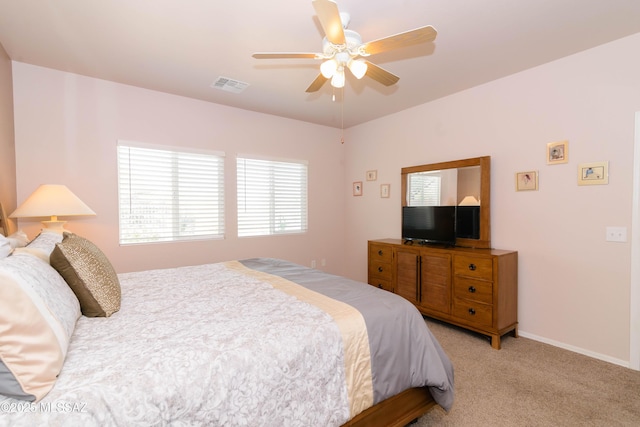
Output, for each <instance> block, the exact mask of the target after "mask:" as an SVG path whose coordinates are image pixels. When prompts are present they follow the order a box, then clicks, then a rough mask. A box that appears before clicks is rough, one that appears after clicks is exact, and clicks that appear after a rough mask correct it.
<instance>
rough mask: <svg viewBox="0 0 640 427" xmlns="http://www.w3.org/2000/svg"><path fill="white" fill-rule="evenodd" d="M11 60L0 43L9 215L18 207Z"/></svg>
mask: <svg viewBox="0 0 640 427" xmlns="http://www.w3.org/2000/svg"><path fill="white" fill-rule="evenodd" d="M15 157H16V156H15V148H14V136H13V84H12V73H11V60H10V59H9V56H8V55H7V53H6V52H5V50H4V48H3V47H2V45H1V44H0V201H1V202H2V204H3V205H4V208H5V209H6V211H7V215H8V214H10V213H11V212H13V210H14V209H15V208H16V161H15Z"/></svg>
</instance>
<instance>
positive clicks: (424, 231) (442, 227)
mask: <svg viewBox="0 0 640 427" xmlns="http://www.w3.org/2000/svg"><path fill="white" fill-rule="evenodd" d="M402 238H403V239H404V240H410V241H415V242H417V243H441V244H445V245H455V243H456V207H455V206H403V207H402Z"/></svg>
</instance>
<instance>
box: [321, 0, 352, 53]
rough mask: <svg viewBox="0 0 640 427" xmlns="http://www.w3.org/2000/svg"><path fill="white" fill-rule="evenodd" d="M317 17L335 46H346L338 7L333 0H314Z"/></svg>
mask: <svg viewBox="0 0 640 427" xmlns="http://www.w3.org/2000/svg"><path fill="white" fill-rule="evenodd" d="M313 7H314V8H315V9H316V15H318V19H319V20H320V24H322V29H323V30H324V34H325V35H326V36H327V40H329V41H330V42H331V43H333V44H345V42H346V41H345V38H344V29H343V28H342V20H341V19H340V11H339V10H338V5H337V4H336V2H334V1H332V0H313Z"/></svg>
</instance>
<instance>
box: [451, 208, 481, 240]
mask: <svg viewBox="0 0 640 427" xmlns="http://www.w3.org/2000/svg"><path fill="white" fill-rule="evenodd" d="M456 237H458V238H460V239H479V238H480V206H458V208H457V209H456Z"/></svg>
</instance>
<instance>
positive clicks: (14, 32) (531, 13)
mask: <svg viewBox="0 0 640 427" xmlns="http://www.w3.org/2000/svg"><path fill="white" fill-rule="evenodd" d="M338 6H339V8H340V10H341V11H342V12H348V13H349V14H350V15H351V23H350V24H349V29H351V30H354V31H357V32H358V33H360V35H361V36H362V39H363V41H365V42H366V41H371V40H375V39H379V38H382V37H385V36H388V35H392V34H396V33H400V32H404V31H407V30H411V29H413V28H416V27H421V26H424V25H432V26H434V27H435V28H436V29H437V30H438V37H437V38H436V40H435V42H433V43H425V44H422V45H418V46H413V47H406V48H403V49H398V50H395V51H393V52H386V53H382V54H379V55H375V56H371V57H369V58H368V59H369V61H371V62H374V63H376V64H378V65H380V66H382V67H384V68H385V69H387V70H389V71H391V72H392V73H394V74H396V75H398V76H400V81H399V82H398V83H397V84H396V85H394V86H391V87H385V86H383V85H381V84H380V83H377V82H376V81H374V80H372V79H370V78H368V77H365V78H363V79H362V80H356V79H355V78H354V77H353V76H351V75H349V73H347V75H348V76H347V85H346V87H345V89H344V99H343V96H342V90H336V89H333V88H332V87H331V85H330V84H328V83H326V84H325V85H324V86H323V88H322V89H321V90H320V91H319V92H316V93H313V94H308V93H306V92H305V89H306V88H307V87H308V86H309V84H311V82H312V81H313V80H314V78H315V77H316V76H317V74H318V72H319V65H320V63H319V61H316V60H313V59H299V60H292V59H285V60H283V59H280V60H264V59H263V60H257V59H254V58H252V57H251V55H252V53H254V52H265V51H266V52H320V51H321V40H322V37H323V36H324V34H323V33H322V27H321V26H320V24H319V22H318V20H317V18H316V17H315V10H314V8H313V6H312V3H311V0H269V1H266V0H246V1H236V2H233V1H225V2H222V1H216V0H0V43H1V44H2V45H3V46H4V49H5V50H6V52H7V53H8V55H9V56H10V57H11V59H13V60H14V61H20V62H25V63H29V64H35V65H40V66H44V67H49V68H54V69H58V70H63V71H69V72H72V73H77V74H83V75H87V76H93V77H97V78H101V79H106V80H112V81H115V82H120V83H125V84H129V85H134V86H139V87H143V88H148V89H153V90H158V91H162V92H167V93H172V94H177V95H183V96H186V97H190V98H196V99H201V100H205V101H210V102H214V103H219V104H225V105H229V106H233V107H238V108H243V109H247V110H252V111H259V112H264V113H269V114H275V115H278V116H284V117H290V118H293V119H298V120H304V121H308V122H312V123H318V124H323V125H327V126H333V127H337V128H340V127H342V126H344V127H345V128H348V127H350V126H353V125H356V124H359V123H363V122H366V121H369V120H373V119H376V118H378V117H381V116H384V115H388V114H392V113H394V112H397V111H400V110H404V109H406V108H409V107H412V106H415V105H419V104H423V103H425V102H428V101H431V100H433V99H436V98H440V97H443V96H445V95H448V94H451V93H454V92H457V91H460V90H464V89H467V88H469V87H472V86H476V85H479V84H482V83H485V82H488V81H491V80H495V79H498V78H501V77H504V76H507V75H509V74H513V73H516V72H518V71H521V70H524V69H527V68H531V67H535V66H537V65H540V64H543V63H546V62H549V61H553V60H555V59H558V58H561V57H563V56H567V55H570V54H573V53H576V52H579V51H582V50H585V49H589V48H591V47H594V46H597V45H600V44H603V43H607V42H610V41H613V40H615V39H618V38H621V37H625V36H627V35H631V34H634V33H637V32H640V0H606V1H605V0H338ZM632 54H635V55H637V54H638V52H635V53H632ZM219 76H224V77H229V78H231V79H235V80H239V81H242V82H246V83H248V84H249V85H250V86H249V87H248V88H247V89H246V90H245V91H244V92H242V93H240V94H235V93H231V92H226V91H222V90H218V89H214V88H212V87H211V85H212V83H213V82H214V81H215V80H216V79H217V78H218V77H219ZM334 91H335V94H336V102H333V101H332V95H333V93H334ZM341 100H343V102H342V103H341V102H340V101H341Z"/></svg>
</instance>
